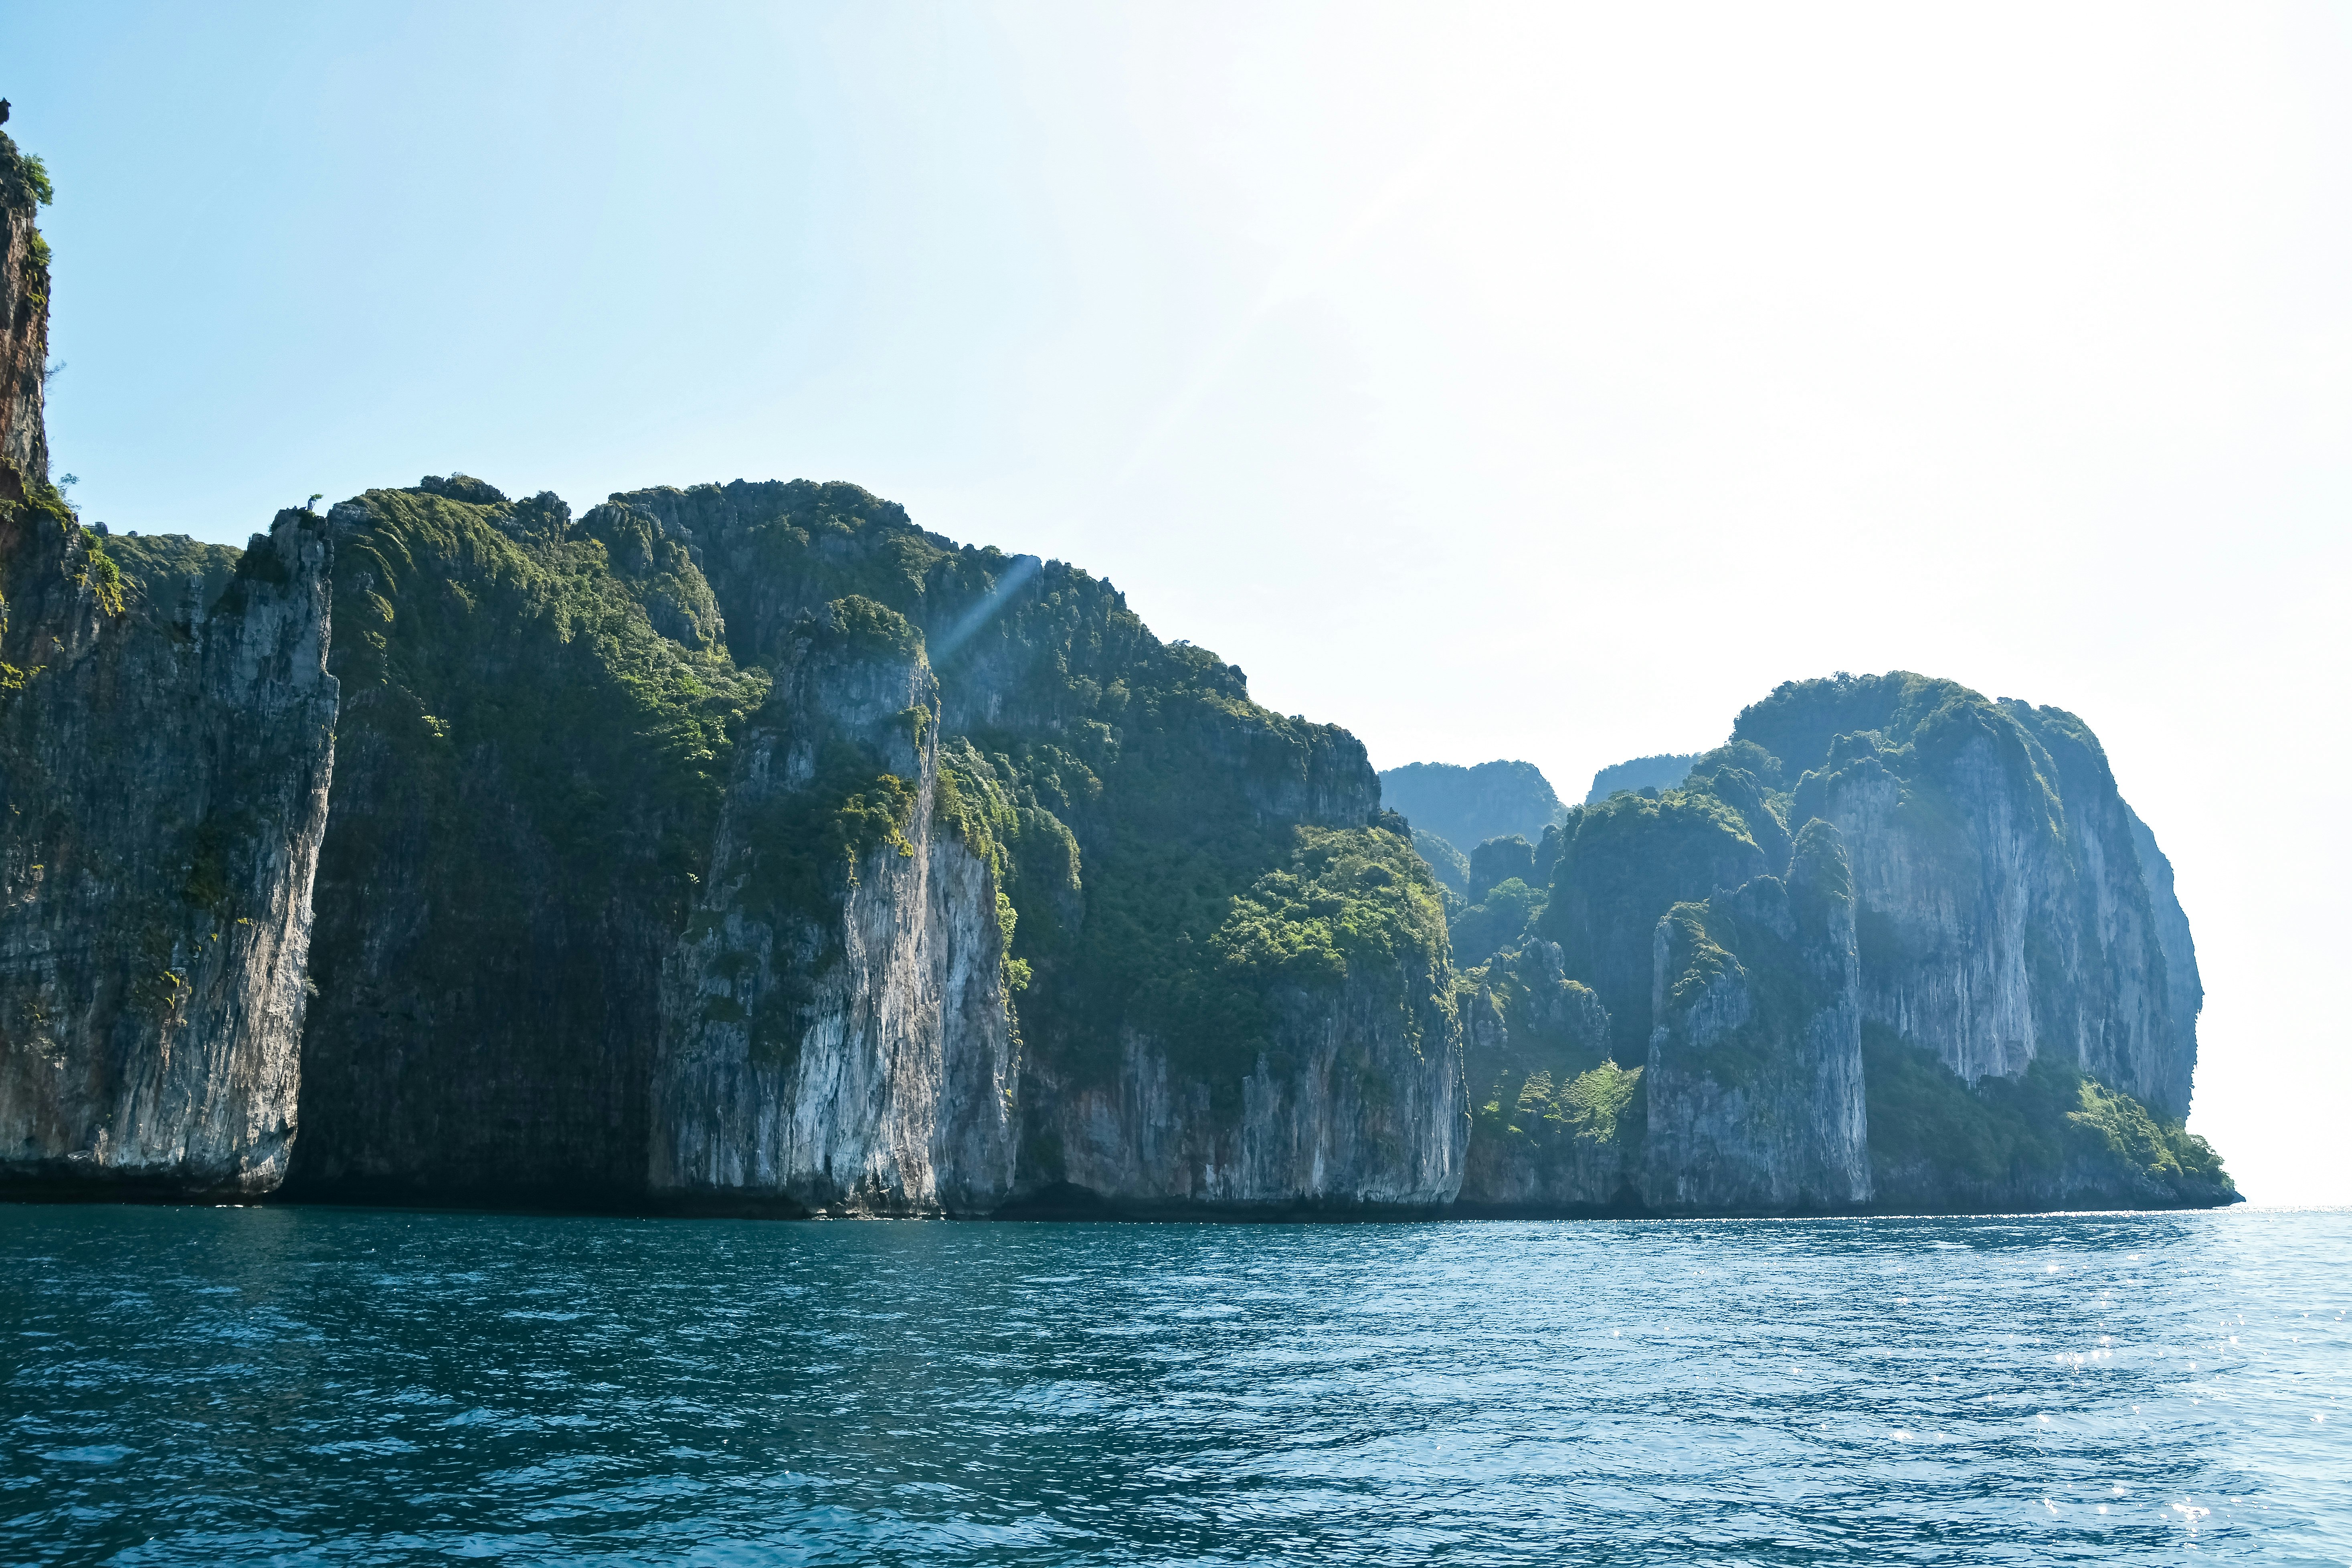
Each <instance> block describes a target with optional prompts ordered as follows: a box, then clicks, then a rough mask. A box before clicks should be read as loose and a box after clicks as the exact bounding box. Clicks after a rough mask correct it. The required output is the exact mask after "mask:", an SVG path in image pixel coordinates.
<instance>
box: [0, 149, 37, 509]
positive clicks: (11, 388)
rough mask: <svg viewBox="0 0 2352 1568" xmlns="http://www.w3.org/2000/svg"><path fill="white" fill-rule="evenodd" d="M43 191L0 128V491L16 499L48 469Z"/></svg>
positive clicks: (33, 165)
mask: <svg viewBox="0 0 2352 1568" xmlns="http://www.w3.org/2000/svg"><path fill="white" fill-rule="evenodd" d="M48 192H49V186H48V176H47V174H44V173H42V171H41V167H40V165H39V164H38V163H36V162H34V161H33V160H32V159H29V158H27V157H26V156H25V155H24V154H23V153H19V152H18V151H17V150H16V142H14V141H12V140H10V138H9V136H8V134H7V132H0V476H5V477H0V497H5V499H7V500H15V501H22V500H24V499H25V497H26V487H27V486H31V485H38V484H45V483H47V480H48V477H49V437H48V429H47V424H46V423H45V422H44V420H43V418H42V413H41V405H42V398H43V395H44V393H45V391H46V389H47V374H46V372H47V369H48V354H49V247H48V243H47V241H46V240H44V239H43V238H42V237H41V230H40V226H39V224H38V222H37V219H38V216H39V213H40V205H41V204H42V203H44V202H46V201H47V200H48V199H49V195H48Z"/></svg>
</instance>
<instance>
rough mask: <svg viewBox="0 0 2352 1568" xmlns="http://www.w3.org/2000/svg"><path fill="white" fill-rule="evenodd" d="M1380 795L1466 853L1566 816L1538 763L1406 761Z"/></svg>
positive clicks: (1532, 836)
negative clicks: (1563, 815) (1471, 765)
mask: <svg viewBox="0 0 2352 1568" xmlns="http://www.w3.org/2000/svg"><path fill="white" fill-rule="evenodd" d="M1381 804H1382V805H1386V806H1387V807H1388V808H1389V809H1390V810H1391V811H1398V812H1402V813H1403V814H1404V816H1405V817H1406V818H1407V819H1408V820H1409V821H1411V822H1412V825H1413V826H1414V827H1416V828H1419V829H1422V830H1423V831H1426V832H1429V833H1433V834H1435V835H1436V836H1437V837H1440V838H1443V839H1444V840H1445V842H1446V843H1447V844H1449V845H1451V846H1453V847H1454V848H1456V849H1458V850H1460V851H1461V852H1462V853H1463V854H1465V855H1467V854H1468V853H1469V852H1470V851H1471V850H1473V849H1475V848H1476V847H1478V846H1479V845H1481V844H1483V843H1485V842H1486V840H1487V839H1489V838H1502V837H1508V836H1509V835H1511V834H1515V833H1516V834H1517V835H1518V836H1519V837H1522V838H1525V839H1527V840H1528V842H1530V843H1532V842H1534V841H1535V840H1536V839H1538V838H1540V837H1543V830H1544V829H1545V828H1547V827H1549V826H1551V825H1552V824H1553V823H1556V822H1558V821H1559V819H1560V815H1561V806H1560V804H1559V795H1556V794H1555V793H1553V790H1552V787H1551V781H1550V780H1549V779H1547V778H1545V777H1544V775H1543V770H1542V769H1540V768H1538V767H1537V766H1536V765H1535V764H1534V763H1522V762H1492V763H1478V764H1477V765H1476V766H1475V767H1463V766H1460V765H1459V764H1457V763H1405V764H1404V765H1403V766H1402V767H1396V768H1390V769H1387V770H1386V771H1384V772H1383V773H1381ZM1473 890H1474V891H1475V889H1473Z"/></svg>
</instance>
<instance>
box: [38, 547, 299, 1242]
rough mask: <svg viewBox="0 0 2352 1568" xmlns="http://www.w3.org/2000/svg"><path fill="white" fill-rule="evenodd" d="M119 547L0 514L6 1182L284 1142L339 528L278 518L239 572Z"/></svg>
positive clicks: (178, 1161) (282, 1165)
mask: <svg viewBox="0 0 2352 1568" xmlns="http://www.w3.org/2000/svg"><path fill="white" fill-rule="evenodd" d="M113 545H114V549H115V550H116V551H117V552H121V555H122V558H123V559H122V563H113V562H112V558H111V557H110V556H109V555H107V554H106V553H105V551H104V542H103V540H102V539H101V537H100V536H97V535H86V534H84V533H83V532H82V531H81V530H80V528H79V526H77V525H75V524H74V523H72V522H71V521H69V520H68V518H66V516H65V515H64V514H63V511H62V509H61V508H53V507H51V506H48V505H45V504H39V503H35V502H19V503H16V505H15V506H14V507H13V508H12V509H10V510H9V512H8V515H7V517H6V519H5V521H4V522H0V561H5V572H6V593H7V599H8V604H7V616H8V622H7V631H6V635H5V639H0V658H5V661H6V663H7V664H8V665H10V666H13V667H16V671H15V672H14V673H13V674H11V676H10V679H11V680H12V681H17V680H20V681H21V684H20V685H18V686H17V687H16V689H12V690H9V691H6V692H5V693H0V760H5V761H4V764H0V780H5V793H6V796H7V799H6V805H7V811H6V814H5V816H0V1174H5V1177H6V1178H7V1179H8V1181H9V1182H10V1183H11V1184H13V1185H16V1186H17V1187H18V1188H19V1189H20V1190H21V1189H24V1188H26V1187H32V1188H35V1189H39V1188H44V1187H57V1188H63V1189H72V1188H78V1187H79V1188H92V1187H98V1186H101V1185H105V1184H112V1185H114V1186H117V1187H121V1188H127V1189H131V1190H136V1191H147V1192H157V1193H183V1194H224V1195H250V1194H257V1193H261V1192H266V1191H268V1189H269V1188H271V1187H273V1186H275V1185H276V1184H277V1183H278V1180H279V1178H280V1177H281V1176H282V1175H283V1173H284V1172H285V1169H286V1164H287V1159H288V1153H289V1145H290V1144H291V1142H292V1140H293V1136H294V1122H295V1095H296V1084H297V1076H298V1075H297V1058H298V1054H299V1040H300V1036H301V1028H302V1019H303V1011H304V1002H305V989H304V975H305V962H306V957H307V952H308V948H309V945H310V907H311V906H310V900H311V879H312V873H313V870H314V868H315V867H316V865H317V859H318V853H319V845H320V835H321V831H322V829H323V826H324V823H325V817H326V805H327V792H328V784H329V775H330V770H331V758H332V744H333V725H334V716H335V705H336V683H335V681H334V679H333V678H332V677H331V676H330V675H329V674H328V673H327V671H326V660H325V653H326V642H327V631H328V600H327V587H326V584H327V566H328V551H329V545H328V539H327V535H326V531H325V528H324V524H323V522H322V521H321V520H320V519H319V518H316V517H314V516H312V515H310V514H309V513H306V512H293V511H287V512H280V513H279V514H278V521H277V522H276V524H275V526H274V527H273V529H272V531H271V532H270V533H269V534H268V536H267V537H260V536H257V537H256V538H255V539H254V540H253V542H252V543H251V544H250V546H249V547H248V548H247V551H246V552H245V554H244V556H243V558H242V559H241V560H237V561H236V571H235V574H234V575H229V574H226V573H225V572H223V571H221V570H219V568H220V567H222V566H223V565H225V563H226V562H227V561H229V560H235V559H236V555H235V552H229V551H222V550H217V549H213V550H211V551H209V552H206V551H203V550H196V551H193V552H186V553H187V559H184V560H179V561H171V560H166V559H165V558H164V557H163V556H162V555H157V554H151V553H149V552H148V551H147V549H146V548H145V546H146V542H142V541H136V540H121V541H115V542H113ZM206 555H211V556H217V557H219V559H218V560H209V559H203V557H205V556H206ZM121 564H127V565H128V566H129V567H130V568H131V569H130V570H129V571H127V572H123V573H121V575H120V577H119V578H117V579H115V580H114V581H112V582H110V580H109V573H110V571H114V570H118V569H119V566H120V565H121ZM190 564H193V565H194V570H193V571H186V572H182V571H179V570H175V569H174V568H175V567H178V566H186V565H190ZM117 591H119V593H120V595H121V597H120V599H119V600H112V602H110V599H111V595H112V594H113V593H114V592H117Z"/></svg>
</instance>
